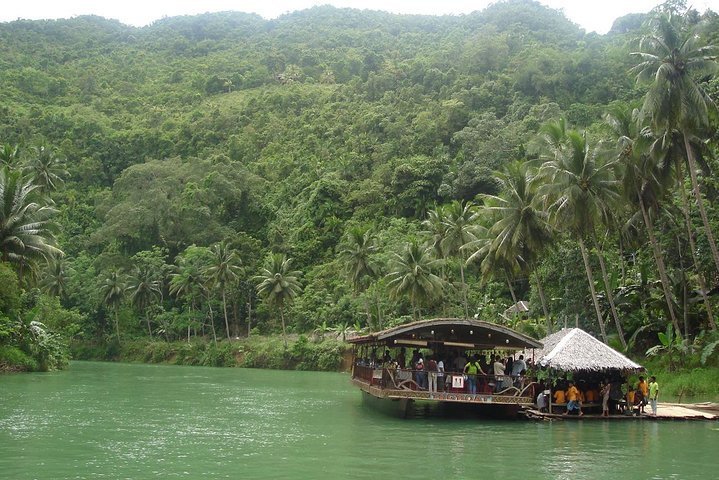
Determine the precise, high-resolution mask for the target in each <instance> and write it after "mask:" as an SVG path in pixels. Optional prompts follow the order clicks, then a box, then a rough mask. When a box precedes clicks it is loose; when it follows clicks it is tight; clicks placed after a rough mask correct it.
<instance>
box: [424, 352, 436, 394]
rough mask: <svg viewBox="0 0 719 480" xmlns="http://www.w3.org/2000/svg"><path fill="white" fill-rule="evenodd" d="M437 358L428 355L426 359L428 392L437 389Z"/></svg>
mask: <svg viewBox="0 0 719 480" xmlns="http://www.w3.org/2000/svg"><path fill="white" fill-rule="evenodd" d="M437 369H438V367H437V360H435V359H434V356H430V357H429V359H428V360H427V376H428V377H429V385H428V390H429V391H430V392H436V391H437Z"/></svg>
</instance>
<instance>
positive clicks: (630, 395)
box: [624, 382, 636, 412]
mask: <svg viewBox="0 0 719 480" xmlns="http://www.w3.org/2000/svg"><path fill="white" fill-rule="evenodd" d="M635 397H636V392H635V390H634V387H632V384H631V383H629V382H627V393H626V395H624V398H625V400H626V401H627V403H626V408H627V412H631V411H632V410H633V409H634V399H635Z"/></svg>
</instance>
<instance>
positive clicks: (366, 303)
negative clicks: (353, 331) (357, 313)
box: [362, 292, 372, 332]
mask: <svg viewBox="0 0 719 480" xmlns="http://www.w3.org/2000/svg"><path fill="white" fill-rule="evenodd" d="M365 293H366V292H365ZM362 299H363V301H364V309H365V313H366V314H367V326H368V327H369V329H370V332H371V331H372V314H371V313H370V311H369V299H368V298H367V295H366V294H365V295H363V297H362Z"/></svg>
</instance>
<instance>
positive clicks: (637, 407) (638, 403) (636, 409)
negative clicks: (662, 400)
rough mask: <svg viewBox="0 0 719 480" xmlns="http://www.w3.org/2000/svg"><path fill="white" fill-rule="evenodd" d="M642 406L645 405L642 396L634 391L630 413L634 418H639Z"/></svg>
mask: <svg viewBox="0 0 719 480" xmlns="http://www.w3.org/2000/svg"><path fill="white" fill-rule="evenodd" d="M644 405H646V399H645V398H644V394H643V393H642V391H641V390H639V389H637V390H634V404H633V408H632V410H633V411H632V413H633V414H634V415H636V416H639V415H640V414H641V413H642V411H643V410H644Z"/></svg>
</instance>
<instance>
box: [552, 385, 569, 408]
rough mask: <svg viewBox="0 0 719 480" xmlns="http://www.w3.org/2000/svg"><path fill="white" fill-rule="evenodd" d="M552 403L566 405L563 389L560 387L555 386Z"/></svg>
mask: <svg viewBox="0 0 719 480" xmlns="http://www.w3.org/2000/svg"><path fill="white" fill-rule="evenodd" d="M554 403H556V404H564V403H567V395H566V394H565V393H564V389H563V388H561V386H560V385H557V387H556V390H555V391H554Z"/></svg>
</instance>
